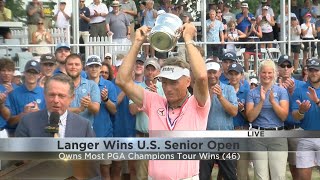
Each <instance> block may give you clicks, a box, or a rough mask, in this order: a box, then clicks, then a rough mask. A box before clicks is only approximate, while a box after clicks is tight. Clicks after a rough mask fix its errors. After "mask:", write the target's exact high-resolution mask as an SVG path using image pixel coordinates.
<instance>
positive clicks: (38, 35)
mask: <svg viewBox="0 0 320 180" xmlns="http://www.w3.org/2000/svg"><path fill="white" fill-rule="evenodd" d="M32 44H41V45H43V46H39V47H34V48H33V53H35V54H36V56H40V55H42V54H49V53H51V49H50V47H49V46H46V45H47V44H52V37H51V33H50V32H48V31H47V30H46V29H45V27H44V23H43V19H39V20H38V26H37V31H35V32H34V33H33V34H32Z"/></svg>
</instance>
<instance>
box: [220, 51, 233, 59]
mask: <svg viewBox="0 0 320 180" xmlns="http://www.w3.org/2000/svg"><path fill="white" fill-rule="evenodd" d="M221 60H222V61H224V60H232V61H237V55H236V53H234V52H226V53H224V54H223V55H222V58H221Z"/></svg>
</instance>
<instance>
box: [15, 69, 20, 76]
mask: <svg viewBox="0 0 320 180" xmlns="http://www.w3.org/2000/svg"><path fill="white" fill-rule="evenodd" d="M13 76H22V73H21V72H20V71H18V70H15V71H14V73H13Z"/></svg>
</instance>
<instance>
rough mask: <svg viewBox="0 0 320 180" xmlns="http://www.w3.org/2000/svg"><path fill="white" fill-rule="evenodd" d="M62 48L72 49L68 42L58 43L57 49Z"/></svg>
mask: <svg viewBox="0 0 320 180" xmlns="http://www.w3.org/2000/svg"><path fill="white" fill-rule="evenodd" d="M60 48H64V49H68V50H70V45H69V44H68V43H64V42H63V43H58V44H57V46H56V51H57V50H58V49H60Z"/></svg>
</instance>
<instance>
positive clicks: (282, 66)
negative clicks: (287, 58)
mask: <svg viewBox="0 0 320 180" xmlns="http://www.w3.org/2000/svg"><path fill="white" fill-rule="evenodd" d="M280 67H281V68H286V67H287V68H292V65H291V64H281V65H280Z"/></svg>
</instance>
